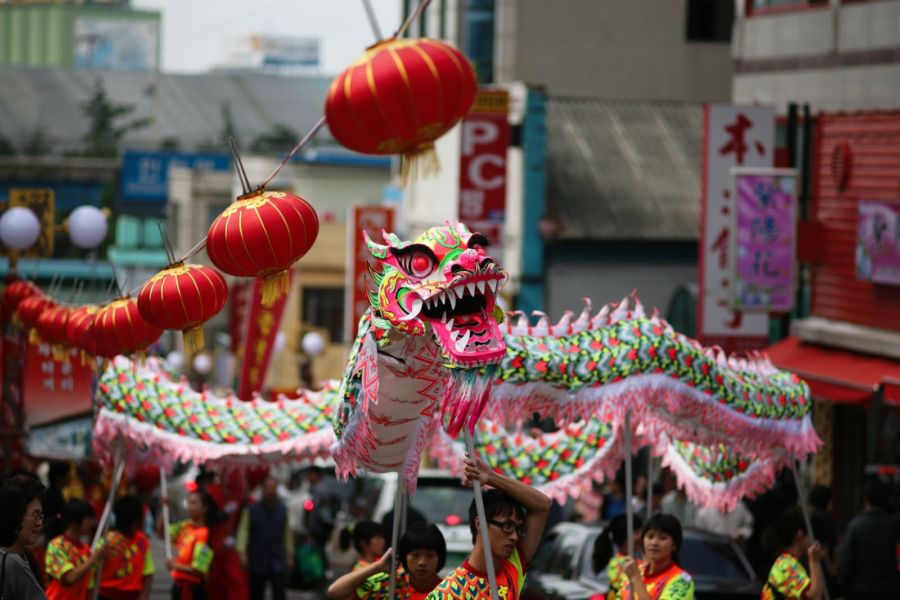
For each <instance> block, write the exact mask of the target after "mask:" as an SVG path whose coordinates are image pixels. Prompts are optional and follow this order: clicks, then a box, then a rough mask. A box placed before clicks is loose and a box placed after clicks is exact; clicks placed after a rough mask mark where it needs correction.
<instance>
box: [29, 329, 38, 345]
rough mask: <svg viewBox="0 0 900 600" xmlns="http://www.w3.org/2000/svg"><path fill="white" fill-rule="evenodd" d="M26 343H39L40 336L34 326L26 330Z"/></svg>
mask: <svg viewBox="0 0 900 600" xmlns="http://www.w3.org/2000/svg"><path fill="white" fill-rule="evenodd" d="M28 343H29V344H31V345H33V346H37V345H38V344H40V343H41V336H40V335H39V334H38V331H37V329H35V328H34V327H32V328H31V329H29V330H28Z"/></svg>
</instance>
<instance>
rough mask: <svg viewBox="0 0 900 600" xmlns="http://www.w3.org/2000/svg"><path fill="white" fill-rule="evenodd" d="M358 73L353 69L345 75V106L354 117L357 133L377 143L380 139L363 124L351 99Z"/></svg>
mask: <svg viewBox="0 0 900 600" xmlns="http://www.w3.org/2000/svg"><path fill="white" fill-rule="evenodd" d="M356 71H357V69H353V70H352V71H348V72H347V73H346V74H345V75H344V104H345V105H346V109H347V112H349V113H350V116H351V117H353V121H354V123H356V129H357V132H358V133H363V134H364V135H367V136H369V139H371V140H372V141H373V142H377V141H378V138H377V137H376V136H374V135H372V134H371V133H369V132H370V131H371V128H370V127H368V126H367V125H366V124H365V123H363V121H362V119H361V118H360V117H359V115H358V114H357V113H356V106H355V105H354V104H353V102H352V101H351V99H350V97H351V92H352V89H353V86H352V85H351V83H352V82H353V74H354V73H356ZM335 94H337V89H336V88H335ZM330 126H331V124H330V123H329V127H330Z"/></svg>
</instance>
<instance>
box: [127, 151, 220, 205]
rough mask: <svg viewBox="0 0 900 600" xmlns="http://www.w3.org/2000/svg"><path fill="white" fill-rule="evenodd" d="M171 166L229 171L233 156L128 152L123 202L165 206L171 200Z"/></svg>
mask: <svg viewBox="0 0 900 600" xmlns="http://www.w3.org/2000/svg"><path fill="white" fill-rule="evenodd" d="M172 167H184V168H188V169H206V170H208V171H229V170H231V156H230V155H228V154H211V153H206V154H195V153H186V152H135V151H131V150H126V151H125V154H124V156H123V157H122V194H121V196H122V200H123V201H126V202H159V203H165V201H166V199H167V198H168V197H169V169H170V168H172Z"/></svg>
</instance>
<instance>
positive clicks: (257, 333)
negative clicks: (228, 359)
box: [237, 270, 294, 400]
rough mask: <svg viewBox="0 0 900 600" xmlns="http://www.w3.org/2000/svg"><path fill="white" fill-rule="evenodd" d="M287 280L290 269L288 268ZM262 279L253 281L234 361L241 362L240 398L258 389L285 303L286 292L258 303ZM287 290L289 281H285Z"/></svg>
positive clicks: (259, 390) (264, 373)
mask: <svg viewBox="0 0 900 600" xmlns="http://www.w3.org/2000/svg"><path fill="white" fill-rule="evenodd" d="M288 273H289V275H290V279H291V280H293V278H294V271H293V270H290V271H288ZM262 286H263V280H262V278H259V277H257V278H256V279H255V280H254V281H253V292H252V295H251V297H250V307H249V314H248V316H247V335H246V337H245V338H244V346H243V351H242V352H241V355H240V356H239V357H238V361H240V363H241V376H240V379H239V380H238V389H237V396H238V398H240V399H241V400H252V399H253V394H254V393H259V392H261V391H262V386H263V382H264V381H265V379H266V371H267V370H268V368H269V360H270V359H271V358H272V349H273V348H274V347H275V336H276V335H277V333H278V325H279V324H280V323H281V314H282V313H283V312H284V306H285V304H287V300H288V296H289V294H285V295H284V296H281V297H280V298H279V299H278V300H276V301H275V303H274V304H273V305H272V306H268V307H266V306H263V305H262ZM288 289H290V283H288Z"/></svg>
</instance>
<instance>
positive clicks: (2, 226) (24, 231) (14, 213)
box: [0, 206, 41, 250]
mask: <svg viewBox="0 0 900 600" xmlns="http://www.w3.org/2000/svg"><path fill="white" fill-rule="evenodd" d="M39 237H41V221H40V220H39V219H38V218H37V215H36V214H34V212H33V211H31V210H29V209H27V208H24V207H21V206H13V207H12V208H8V209H6V211H5V212H4V213H3V216H2V217H0V239H2V240H3V243H4V244H5V245H6V247H7V248H11V249H12V250H26V249H28V248H31V247H32V246H34V243H35V242H36V241H38V238H39Z"/></svg>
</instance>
